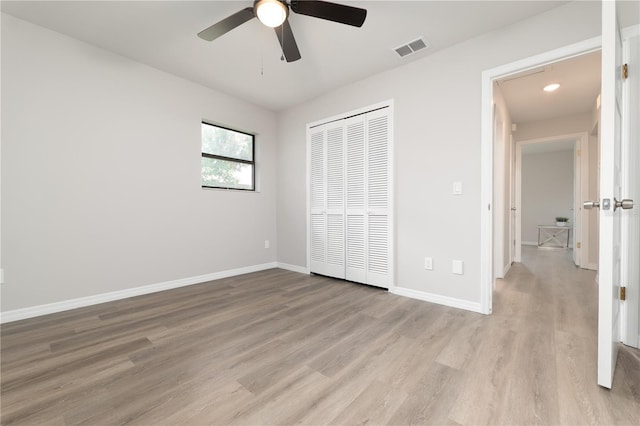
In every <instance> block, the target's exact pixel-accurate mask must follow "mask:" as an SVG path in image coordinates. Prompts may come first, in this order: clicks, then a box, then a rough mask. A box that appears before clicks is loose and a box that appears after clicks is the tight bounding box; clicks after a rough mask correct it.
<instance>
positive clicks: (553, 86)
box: [543, 83, 560, 92]
mask: <svg viewBox="0 0 640 426" xmlns="http://www.w3.org/2000/svg"><path fill="white" fill-rule="evenodd" d="M559 87H560V85H559V84H558V83H553V84H549V85H548V86H544V89H543V90H544V91H545V92H554V91H556V90H558V88H559Z"/></svg>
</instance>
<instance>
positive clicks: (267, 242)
mask: <svg viewBox="0 0 640 426" xmlns="http://www.w3.org/2000/svg"><path fill="white" fill-rule="evenodd" d="M264 248H266V249H268V248H269V240H264Z"/></svg>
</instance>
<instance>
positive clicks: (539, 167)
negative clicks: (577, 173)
mask: <svg viewBox="0 0 640 426" xmlns="http://www.w3.org/2000/svg"><path fill="white" fill-rule="evenodd" d="M572 208H573V151H556V152H543V153H531V154H523V155H522V241H523V242H534V243H535V242H537V239H538V225H554V224H555V218H556V217H557V216H564V217H568V218H571V217H572V216H573V212H572V210H571V209H572ZM570 226H573V223H571V224H570Z"/></svg>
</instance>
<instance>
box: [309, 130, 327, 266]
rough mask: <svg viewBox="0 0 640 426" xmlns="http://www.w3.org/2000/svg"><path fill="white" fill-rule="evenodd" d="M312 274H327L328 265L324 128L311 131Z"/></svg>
mask: <svg viewBox="0 0 640 426" xmlns="http://www.w3.org/2000/svg"><path fill="white" fill-rule="evenodd" d="M310 139H311V147H310V148H311V161H310V163H311V164H310V166H311V176H310V181H311V182H310V183H311V226H310V228H311V236H310V237H311V265H310V268H311V272H316V273H318V274H324V273H325V265H326V263H327V238H326V234H327V217H326V202H327V188H326V178H325V170H326V166H325V159H326V155H325V145H326V144H325V131H324V127H323V126H320V127H316V128H314V129H312V130H311V135H310Z"/></svg>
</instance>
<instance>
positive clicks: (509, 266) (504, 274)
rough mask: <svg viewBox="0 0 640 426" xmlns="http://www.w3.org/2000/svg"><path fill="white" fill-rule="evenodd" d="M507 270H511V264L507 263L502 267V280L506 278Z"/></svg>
mask: <svg viewBox="0 0 640 426" xmlns="http://www.w3.org/2000/svg"><path fill="white" fill-rule="evenodd" d="M509 269H511V262H509V263H507V265H506V266H505V267H504V271H502V278H504V277H506V276H507V272H509Z"/></svg>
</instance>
